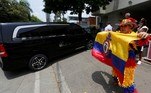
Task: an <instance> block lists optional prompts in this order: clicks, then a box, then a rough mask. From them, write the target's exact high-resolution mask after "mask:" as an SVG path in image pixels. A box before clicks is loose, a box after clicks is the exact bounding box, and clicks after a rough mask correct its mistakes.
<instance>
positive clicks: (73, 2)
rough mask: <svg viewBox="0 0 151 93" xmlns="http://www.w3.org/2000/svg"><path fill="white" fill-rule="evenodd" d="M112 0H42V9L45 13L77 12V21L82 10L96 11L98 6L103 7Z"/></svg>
mask: <svg viewBox="0 0 151 93" xmlns="http://www.w3.org/2000/svg"><path fill="white" fill-rule="evenodd" d="M111 1H112V0H44V2H45V8H44V11H45V12H47V13H52V12H53V13H56V12H58V11H67V10H71V11H72V12H71V14H78V15H79V21H81V14H82V12H83V10H84V9H85V10H86V13H87V14H89V13H90V12H94V11H97V10H98V9H99V7H103V9H105V8H106V7H105V6H106V5H108V4H109V3H110V2H111Z"/></svg>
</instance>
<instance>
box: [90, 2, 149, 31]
mask: <svg viewBox="0 0 151 93" xmlns="http://www.w3.org/2000/svg"><path fill="white" fill-rule="evenodd" d="M150 11H151V0H112V2H111V3H110V4H109V5H107V6H106V10H103V9H102V8H101V7H100V10H98V11H96V12H94V13H93V15H94V16H97V17H98V21H99V22H100V23H103V26H105V24H106V23H107V22H110V23H111V24H112V26H113V27H114V28H115V29H116V28H117V26H118V25H117V24H118V23H119V21H120V20H121V19H123V18H124V15H125V13H126V12H129V13H131V16H132V17H133V18H135V19H137V21H139V20H140V19H141V18H142V17H144V18H145V19H147V23H148V26H149V28H151V20H150V19H151V16H150V14H149V12H150ZM149 32H151V31H149Z"/></svg>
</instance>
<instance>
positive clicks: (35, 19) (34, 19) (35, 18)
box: [30, 15, 42, 22]
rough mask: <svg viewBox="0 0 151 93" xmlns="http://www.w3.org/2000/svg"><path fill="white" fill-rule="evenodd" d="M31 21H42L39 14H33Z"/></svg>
mask: <svg viewBox="0 0 151 93" xmlns="http://www.w3.org/2000/svg"><path fill="white" fill-rule="evenodd" d="M30 21H31V22H42V21H41V20H40V19H39V18H38V17H37V16H34V15H32V16H31V20H30Z"/></svg>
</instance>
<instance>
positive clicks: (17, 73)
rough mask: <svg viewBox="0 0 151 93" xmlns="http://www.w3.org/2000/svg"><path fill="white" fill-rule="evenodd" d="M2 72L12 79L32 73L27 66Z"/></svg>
mask: <svg viewBox="0 0 151 93" xmlns="http://www.w3.org/2000/svg"><path fill="white" fill-rule="evenodd" d="M3 72H4V75H5V76H6V78H7V79H14V78H17V77H20V76H24V75H26V74H29V73H33V72H32V71H30V70H29V69H27V68H23V69H18V70H13V71H3Z"/></svg>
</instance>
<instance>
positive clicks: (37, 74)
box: [34, 71, 40, 93]
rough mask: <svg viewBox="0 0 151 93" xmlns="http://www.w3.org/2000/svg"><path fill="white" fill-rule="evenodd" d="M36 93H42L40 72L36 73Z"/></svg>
mask: <svg viewBox="0 0 151 93" xmlns="http://www.w3.org/2000/svg"><path fill="white" fill-rule="evenodd" d="M34 93H40V75H39V72H38V71H37V72H35V88H34Z"/></svg>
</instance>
